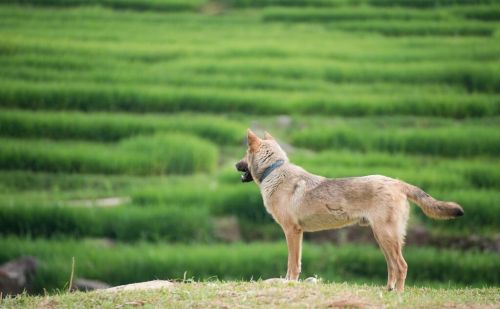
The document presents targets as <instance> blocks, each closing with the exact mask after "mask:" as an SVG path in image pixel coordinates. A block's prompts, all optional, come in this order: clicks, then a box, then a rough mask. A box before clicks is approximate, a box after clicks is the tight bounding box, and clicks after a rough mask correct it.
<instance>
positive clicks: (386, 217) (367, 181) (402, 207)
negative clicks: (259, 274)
mask: <svg viewBox="0 0 500 309" xmlns="http://www.w3.org/2000/svg"><path fill="white" fill-rule="evenodd" d="M247 142H248V148H247V152H246V154H245V156H244V157H243V159H242V160H241V161H239V162H238V163H236V169H237V170H238V171H240V172H243V175H242V176H241V181H243V182H251V181H254V182H255V183H256V184H257V186H258V187H259V189H260V192H261V195H262V199H263V201H264V206H265V208H266V210H267V211H268V212H269V213H270V214H271V215H272V217H273V218H274V220H275V221H276V222H277V223H278V224H279V225H280V226H281V228H282V229H283V231H284V233H285V237H286V242H287V246H288V269H287V274H286V277H285V278H286V279H287V280H298V278H299V274H300V271H301V254H302V235H303V233H304V232H315V231H321V230H328V229H336V228H341V227H345V226H349V225H353V224H360V225H366V226H370V227H371V228H372V230H373V234H374V236H375V239H376V241H377V243H378V245H379V246H380V249H381V250H382V252H383V253H384V256H385V259H386V262H387V273H388V275H387V289H388V290H390V291H391V290H394V289H396V290H397V291H399V292H402V291H404V285H405V279H406V273H407V270H408V265H407V264H406V261H405V260H404V258H403V255H402V249H403V245H404V239H405V235H406V223H407V221H408V216H409V212H410V205H409V202H408V200H410V201H412V202H414V203H415V204H417V205H418V206H419V207H420V208H421V209H422V210H423V212H424V213H425V214H426V215H427V216H429V217H431V218H434V219H452V218H456V217H460V216H463V215H464V211H463V209H462V207H460V206H459V205H458V204H457V203H454V202H444V201H438V200H436V199H434V198H433V197H431V196H430V195H429V194H427V193H425V192H424V191H423V190H422V189H420V188H418V187H416V186H413V185H411V184H408V183H406V182H403V181H401V180H397V179H393V178H389V177H386V176H381V175H370V176H364V177H350V178H335V179H329V178H325V177H322V176H318V175H314V174H311V173H309V172H307V171H305V170H304V169H303V168H301V167H299V166H297V165H294V164H292V163H291V162H290V161H289V160H288V157H287V155H286V153H285V152H284V151H283V149H282V148H281V147H280V145H279V144H278V143H277V142H276V140H275V139H274V138H273V137H272V136H271V135H270V134H269V133H267V132H265V135H264V139H260V138H259V137H257V135H255V133H254V132H252V131H251V130H250V129H248V132H247Z"/></svg>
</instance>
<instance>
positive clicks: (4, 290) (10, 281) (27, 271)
mask: <svg viewBox="0 0 500 309" xmlns="http://www.w3.org/2000/svg"><path fill="white" fill-rule="evenodd" d="M37 269H38V260H37V259H36V258H35V257H32V256H25V257H21V258H19V259H17V260H13V261H10V262H7V263H5V264H2V265H0V293H1V295H17V294H20V293H22V292H23V291H27V292H28V293H29V292H31V290H32V285H31V283H32V281H33V278H34V276H35V274H36V271H37Z"/></svg>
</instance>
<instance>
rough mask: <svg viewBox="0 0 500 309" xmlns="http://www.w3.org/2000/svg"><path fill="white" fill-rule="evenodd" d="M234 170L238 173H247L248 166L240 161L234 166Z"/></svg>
mask: <svg viewBox="0 0 500 309" xmlns="http://www.w3.org/2000/svg"><path fill="white" fill-rule="evenodd" d="M235 167H236V170H238V171H239V172H246V171H248V164H247V163H246V162H245V161H243V160H242V161H240V162H238V163H236V164H235Z"/></svg>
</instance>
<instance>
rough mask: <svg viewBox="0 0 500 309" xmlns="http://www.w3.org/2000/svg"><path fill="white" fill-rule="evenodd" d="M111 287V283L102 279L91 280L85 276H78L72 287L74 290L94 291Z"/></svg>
mask: <svg viewBox="0 0 500 309" xmlns="http://www.w3.org/2000/svg"><path fill="white" fill-rule="evenodd" d="M110 287H111V286H110V285H109V284H107V283H104V282H101V281H97V280H90V279H85V278H77V279H76V280H75V281H74V282H73V286H72V287H71V290H73V291H93V290H102V289H107V288H110Z"/></svg>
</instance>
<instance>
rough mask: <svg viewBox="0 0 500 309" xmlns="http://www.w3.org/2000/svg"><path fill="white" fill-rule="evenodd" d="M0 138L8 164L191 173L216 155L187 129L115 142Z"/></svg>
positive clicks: (207, 166) (0, 154)
mask: <svg viewBox="0 0 500 309" xmlns="http://www.w3.org/2000/svg"><path fill="white" fill-rule="evenodd" d="M1 143H2V148H1V149H0V168H2V169H7V170H9V169H10V170H12V169H23V170H31V171H47V172H73V173H104V174H120V173H122V174H139V175H141V174H142V175H144V174H190V173H196V172H207V171H213V170H214V168H215V166H216V164H217V156H218V151H217V148H216V147H215V146H214V145H213V144H212V143H210V142H208V141H206V140H203V139H200V138H197V137H194V136H191V135H186V134H157V135H151V136H147V135H141V136H135V137H131V138H129V139H124V140H122V141H120V142H119V143H117V144H100V143H90V142H74V141H71V142H70V141H64V142H55V141H50V140H30V141H29V140H18V139H7V138H3V139H1ZM200 155H203V157H201V156H200Z"/></svg>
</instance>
